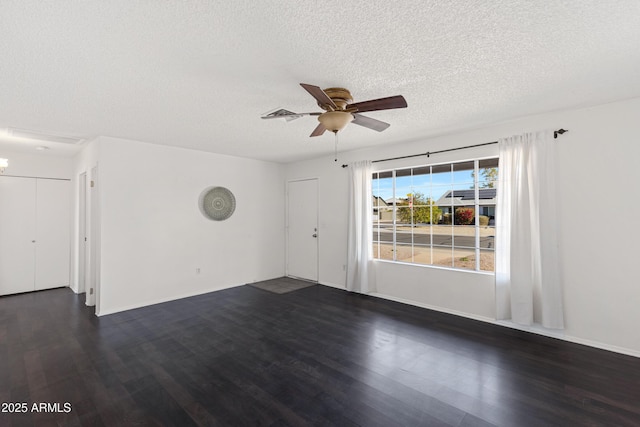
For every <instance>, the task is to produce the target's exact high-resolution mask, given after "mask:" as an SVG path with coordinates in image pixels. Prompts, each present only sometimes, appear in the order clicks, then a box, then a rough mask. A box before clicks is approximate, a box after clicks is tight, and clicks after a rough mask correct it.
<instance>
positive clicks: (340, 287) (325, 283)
mask: <svg viewBox="0 0 640 427" xmlns="http://www.w3.org/2000/svg"><path fill="white" fill-rule="evenodd" d="M318 285H322V286H329V287H331V288H336V289H342V290H343V291H344V290H346V289H347V288H345V287H344V285H336V284H335V283H329V282H318Z"/></svg>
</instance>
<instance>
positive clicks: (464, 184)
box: [372, 160, 497, 201]
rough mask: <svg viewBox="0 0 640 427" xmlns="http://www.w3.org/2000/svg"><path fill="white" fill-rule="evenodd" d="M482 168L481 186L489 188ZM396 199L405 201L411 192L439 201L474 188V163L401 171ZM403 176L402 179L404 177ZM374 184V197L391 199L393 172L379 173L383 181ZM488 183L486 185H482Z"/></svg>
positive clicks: (397, 173)
mask: <svg viewBox="0 0 640 427" xmlns="http://www.w3.org/2000/svg"><path fill="white" fill-rule="evenodd" d="M481 162H482V164H481V166H487V167H488V166H493V164H492V163H490V161H481ZM496 162H497V160H496ZM482 169H483V168H480V174H479V186H480V187H481V188H482V187H483V186H486V183H487V181H486V179H485V177H484V176H483V173H482ZM396 175H397V176H396V195H395V197H396V198H403V199H404V198H406V197H407V194H410V193H422V194H424V195H425V196H427V197H430V198H431V199H432V200H434V201H437V200H438V199H439V198H440V197H442V196H443V195H444V194H445V193H446V192H447V191H449V190H469V189H473V161H471V162H463V163H454V164H453V165H451V164H447V165H437V166H422V167H417V168H413V169H398V170H397V171H396ZM401 175H403V176H401ZM377 176H378V174H374V179H373V181H372V189H373V194H374V195H375V196H379V197H382V198H383V199H384V200H385V201H386V200H389V199H392V198H393V197H394V195H393V178H392V177H391V172H390V171H389V172H379V176H382V178H378V179H376V177H377ZM483 184H485V185H483Z"/></svg>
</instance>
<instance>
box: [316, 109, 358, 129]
mask: <svg viewBox="0 0 640 427" xmlns="http://www.w3.org/2000/svg"><path fill="white" fill-rule="evenodd" d="M353 119H354V117H353V114H351V113H349V112H347V111H328V112H326V113H322V114H320V115H319V116H318V121H319V122H320V123H322V126H324V127H325V129H327V130H328V131H331V132H333V133H338V132H340V131H341V130H342V129H344V128H345V127H346V126H347V125H348V124H349V123H351V122H352V121H353Z"/></svg>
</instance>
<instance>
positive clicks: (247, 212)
mask: <svg viewBox="0 0 640 427" xmlns="http://www.w3.org/2000/svg"><path fill="white" fill-rule="evenodd" d="M99 143H100V147H99V159H98V161H99V164H100V166H99V176H100V206H101V212H100V216H101V219H100V221H101V229H100V233H101V236H100V241H101V245H100V251H101V265H100V272H101V273H100V293H99V299H100V301H99V307H98V308H97V314H99V315H104V314H109V313H113V312H117V311H121V310H126V309H129V308H133V307H139V306H143V305H149V304H153V303H156V302H161V301H167V300H172V299H177V298H181V297H185V296H190V295H196V294H201V293H205V292H210V291H213V290H217V289H222V288H225V287H230V286H237V285H242V284H245V283H249V282H254V281H259V280H266V279H272V278H275V277H279V276H282V275H283V274H284V205H285V203H284V185H283V182H284V174H283V166H282V165H279V164H276V163H270V162H263V161H257V160H249V159H243V158H237V157H231V156H223V155H217V154H212V153H205V152H199V151H193V150H186V149H181V148H175V147H167V146H160V145H154V144H148V143H143V142H138V141H129V140H123V139H116V138H106V137H101V138H100V142H99ZM210 186H222V187H227V188H228V189H229V190H231V191H232V192H233V193H234V195H235V197H236V202H237V206H236V210H235V213H234V214H233V216H231V218H229V219H228V220H226V221H220V222H216V221H211V220H209V219H206V218H205V217H203V215H202V214H201V213H200V211H199V208H198V197H199V196H200V193H201V192H202V191H203V190H204V189H205V188H207V187H210ZM196 268H200V274H196Z"/></svg>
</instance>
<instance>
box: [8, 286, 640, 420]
mask: <svg viewBox="0 0 640 427" xmlns="http://www.w3.org/2000/svg"><path fill="white" fill-rule="evenodd" d="M82 299H83V296H78V295H74V294H73V292H71V291H70V290H69V289H66V288H65V289H55V290H50V291H43V292H36V293H31V294H23V295H15V296H8V297H2V298H0V402H4V403H10V402H18V403H19V402H25V403H27V404H28V407H29V410H28V411H27V412H26V413H6V412H5V413H1V412H0V425H1V426H30V425H38V426H40V425H42V426H49V425H51V426H56V425H60V426H76V425H87V426H126V425H149V426H193V425H202V426H210V425H211V426H274V427H275V426H305V425H309V426H341V427H345V426H367V427H368V426H384V427H391V426H508V427H522V426H525V427H526V426H599V425H601V426H639V425H640V359H638V358H633V357H629V356H624V355H620V354H616V353H611V352H607V351H603V350H597V349H593V348H589V347H584V346H580V345H577V344H572V343H567V342H563V341H560V340H555V339H551V338H546V337H541V336H537V335H532V334H529V333H526V332H521V331H517V330H511V329H507V328H503V327H499V326H495V325H490V324H486V323H482V322H477V321H473V320H469V319H464V318H459V317H456V316H451V315H447V314H443V313H437V312H432V311H429V310H425V309H421V308H417V307H412V306H407V305H403V304H399V303H395V302H390V301H385V300H381V299H377V298H373V297H366V296H362V295H356V294H350V293H347V292H344V291H341V290H337V289H332V288H328V287H324V286H320V285H316V286H312V287H308V288H305V289H301V290H298V291H295V292H291V293H287V294H283V295H277V294H274V293H271V292H267V291H264V290H261V289H257V288H255V287H251V286H241V287H237V288H233V289H227V290H223V291H219V292H215V293H211V294H206V295H202V296H198V297H192V298H187V299H183V300H179V301H174V302H169V303H164V304H158V305H154V306H151V307H145V308H141V309H137V310H131V311H127V312H124V313H118V314H113V315H110V316H105V317H101V318H97V317H95V316H94V315H93V314H92V309H90V308H88V307H86V306H84V304H83V301H82ZM41 402H43V403H59V404H60V407H59V408H60V409H61V411H60V412H47V411H43V412H37V411H36V412H34V411H32V406H33V404H34V403H36V404H38V403H41ZM66 402H68V403H69V404H70V405H71V411H70V412H68V413H65V412H64V406H63V405H64V403H66ZM5 409H7V407H5ZM50 409H51V408H50Z"/></svg>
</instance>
